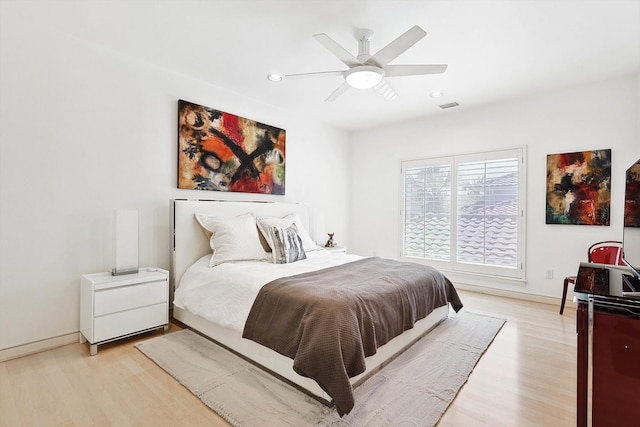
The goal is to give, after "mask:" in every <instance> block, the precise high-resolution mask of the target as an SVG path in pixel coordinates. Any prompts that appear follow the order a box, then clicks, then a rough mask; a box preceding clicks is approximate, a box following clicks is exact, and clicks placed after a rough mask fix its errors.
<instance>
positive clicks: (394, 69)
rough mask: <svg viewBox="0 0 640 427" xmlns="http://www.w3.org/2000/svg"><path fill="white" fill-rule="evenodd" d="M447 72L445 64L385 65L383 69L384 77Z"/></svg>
mask: <svg viewBox="0 0 640 427" xmlns="http://www.w3.org/2000/svg"><path fill="white" fill-rule="evenodd" d="M446 70H447V64H438V65H436V64H433V65H387V66H386V67H384V75H385V76H386V77H399V76H420V75H423V74H440V73H444V72H445V71H446Z"/></svg>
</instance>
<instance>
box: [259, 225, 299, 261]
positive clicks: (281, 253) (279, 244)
mask: <svg viewBox="0 0 640 427" xmlns="http://www.w3.org/2000/svg"><path fill="white" fill-rule="evenodd" d="M267 232H268V233H269V239H267V240H270V241H271V242H272V244H273V246H272V247H271V251H272V254H273V262H274V263H276V264H288V263H290V262H296V261H300V260H303V259H306V258H307V254H306V253H305V252H304V248H303V247H302V239H301V238H300V236H298V229H297V228H296V225H295V224H291V226H290V227H288V228H280V227H268V228H267Z"/></svg>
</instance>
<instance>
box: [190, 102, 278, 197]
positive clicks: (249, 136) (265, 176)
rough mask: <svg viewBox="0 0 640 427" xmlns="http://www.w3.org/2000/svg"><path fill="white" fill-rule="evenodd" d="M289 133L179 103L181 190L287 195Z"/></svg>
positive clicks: (191, 104)
mask: <svg viewBox="0 0 640 427" xmlns="http://www.w3.org/2000/svg"><path fill="white" fill-rule="evenodd" d="M285 143H286V132H285V130H284V129H280V128H277V127H275V126H270V125H266V124H263V123H259V122H256V121H253V120H249V119H246V118H244V117H240V116H236V115H234V114H230V113H225V112H223V111H218V110H215V109H213V108H208V107H204V106H202V105H198V104H193V103H191V102H187V101H183V100H180V101H178V188H184V189H194V190H211V191H235V192H243V193H265V194H284V190H285V157H286V151H285Z"/></svg>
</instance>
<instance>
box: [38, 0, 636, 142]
mask: <svg viewBox="0 0 640 427" xmlns="http://www.w3.org/2000/svg"><path fill="white" fill-rule="evenodd" d="M43 8H51V13H54V14H55V15H54V16H55V19H53V20H52V21H51V22H52V25H55V26H56V28H57V29H58V30H60V31H64V32H67V33H70V34H72V35H73V36H77V37H80V38H82V39H85V40H88V41H89V42H91V43H96V44H100V45H102V46H104V47H107V48H109V49H113V50H116V51H119V52H122V53H123V54H126V55H131V56H135V57H137V58H139V59H141V60H143V61H148V62H150V63H153V64H156V65H158V66H161V67H163V68H168V69H171V70H174V71H175V72H177V73H179V74H183V75H190V76H192V77H194V78H196V79H199V80H203V81H205V82H208V83H210V84H212V85H215V86H220V87H224V88H226V89H228V90H230V91H232V92H234V93H237V94H239V95H243V96H248V97H250V98H252V99H255V100H257V101H259V102H262V103H264V104H267V105H269V106H274V107H278V108H282V109H285V110H290V111H292V112H296V113H300V114H303V115H305V116H307V117H312V118H314V119H317V120H319V121H322V122H324V123H327V124H330V125H332V126H335V127H337V128H341V129H344V130H347V131H356V130H360V129H365V128H371V127H375V126H379V125H384V124H387V123H391V122H398V121H402V120H406V119H412V118H416V117H421V116H429V115H442V114H451V113H452V112H453V111H455V110H457V111H460V110H463V109H468V108H474V107H478V106H482V105H485V104H488V103H496V102H500V101H503V100H507V99H511V98H515V97H520V96H526V95H529V94H532V93H537V92H543V91H554V90H558V89H560V88H563V87H567V86H572V85H582V84H587V83H589V82H595V81H599V80H605V79H608V78H611V77H615V76H622V75H628V74H634V73H639V72H640V0H624V1H622V0H531V1H530V0H497V1H489V0H441V1H429V0H417V1H402V0H388V1H377V0H369V1H349V0H323V1H309V0H282V1H276V0H233V1H219V0H208V1H205V0H198V1H196V0H182V1H178V0H162V1H153V2H152V1H149V0H130V1H126V2H125V1H103V0H94V1H90V2H87V1H80V0H69V1H67V0H56V1H54V2H43V3H42V4H40V8H39V11H40V12H41V13H42V12H45V13H46V9H43ZM413 25H419V26H420V27H422V28H423V29H424V30H425V31H426V32H427V36H426V37H425V38H423V39H422V40H421V41H419V42H418V43H417V44H416V45H414V46H413V47H411V48H410V49H409V50H407V51H406V52H405V53H403V54H402V55H400V56H399V57H398V58H397V59H395V60H394V61H392V62H391V64H422V63H427V64H442V63H444V64H448V65H449V67H448V69H447V71H446V72H445V73H444V74H441V75H430V76H411V77H394V78H389V79H388V82H389V83H390V84H391V86H392V87H393V88H394V89H395V91H396V92H397V93H398V95H399V96H398V98H396V99H395V100H392V101H388V100H385V99H384V98H382V97H381V96H379V95H377V94H376V93H375V92H373V91H372V90H368V91H362V90H357V89H351V90H349V91H348V92H347V93H346V94H344V95H343V96H342V97H340V98H339V99H337V100H336V101H334V102H325V101H324V100H325V99H326V98H327V96H329V94H330V93H332V92H333V90H334V89H335V88H337V87H338V86H339V85H340V84H341V83H342V77H340V76H332V77H321V78H307V79H289V80H287V79H285V80H283V81H282V82H279V83H273V82H270V81H269V80H268V79H267V78H266V75H267V74H268V73H271V72H278V73H282V74H292V73H304V72H312V71H330V70H341V69H346V66H345V65H344V64H342V63H341V62H340V61H339V60H338V59H337V58H336V57H334V56H333V55H332V54H331V53H330V52H329V51H328V50H326V48H324V47H323V46H322V45H320V44H319V43H318V42H317V41H316V40H314V39H313V38H312V35H313V34H316V33H326V34H328V35H329V36H330V37H331V38H333V39H334V40H335V41H336V42H338V43H339V44H341V45H342V46H343V47H345V48H346V49H347V50H349V51H351V52H352V53H353V54H354V55H356V54H357V42H356V40H355V38H354V36H353V33H354V31H355V30H356V29H358V28H369V29H371V30H373V31H374V36H373V39H372V40H371V51H372V53H375V52H376V51H377V50H379V49H380V48H382V47H384V46H385V45H386V44H387V43H389V42H390V41H392V40H393V39H395V38H396V37H398V36H399V35H400V34H402V33H404V32H405V31H406V30H408V29H409V28H410V27H411V26H413ZM436 90H438V91H443V92H444V93H445V96H444V97H443V98H439V99H433V98H430V97H429V94H430V93H431V92H433V91H436ZM454 101H455V102H458V103H459V104H460V106H459V107H456V108H454V109H447V110H442V109H440V108H439V107H438V105H439V104H444V103H450V102H454ZM211 104H212V105H210V106H212V107H214V108H215V107H216V105H213V104H215V102H213V101H212V102H211Z"/></svg>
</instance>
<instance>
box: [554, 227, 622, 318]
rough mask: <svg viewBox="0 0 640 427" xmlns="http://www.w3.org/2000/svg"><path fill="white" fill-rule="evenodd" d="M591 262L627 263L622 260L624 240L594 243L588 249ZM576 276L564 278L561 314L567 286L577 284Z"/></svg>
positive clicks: (588, 257)
mask: <svg viewBox="0 0 640 427" xmlns="http://www.w3.org/2000/svg"><path fill="white" fill-rule="evenodd" d="M587 259H588V260H589V262H593V263H596V264H609V265H626V264H625V263H624V261H623V260H622V242H618V241H615V240H607V241H605V242H598V243H594V244H593V245H591V246H589V250H588V251H587ZM575 283H576V276H568V277H565V278H564V289H563V290H562V302H561V303H560V314H562V313H563V312H564V303H565V302H566V300H567V288H568V287H569V284H572V285H575Z"/></svg>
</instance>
